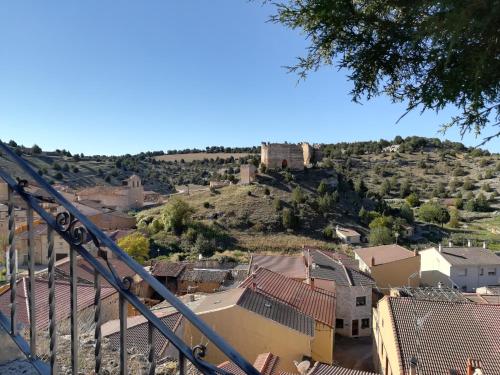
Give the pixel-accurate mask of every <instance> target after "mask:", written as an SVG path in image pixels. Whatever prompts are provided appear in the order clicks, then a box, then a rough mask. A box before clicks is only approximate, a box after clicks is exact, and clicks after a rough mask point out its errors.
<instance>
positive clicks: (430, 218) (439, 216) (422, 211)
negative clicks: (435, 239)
mask: <svg viewBox="0 0 500 375" xmlns="http://www.w3.org/2000/svg"><path fill="white" fill-rule="evenodd" d="M418 216H419V217H420V219H422V220H423V221H426V222H428V223H436V224H441V226H443V225H444V223H447V222H448V221H449V220H450V214H449V212H448V210H447V209H446V208H445V207H441V206H440V205H439V204H438V203H436V202H427V203H424V204H423V205H421V206H420V208H419V210H418Z"/></svg>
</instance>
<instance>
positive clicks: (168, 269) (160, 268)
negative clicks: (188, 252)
mask: <svg viewBox="0 0 500 375" xmlns="http://www.w3.org/2000/svg"><path fill="white" fill-rule="evenodd" d="M185 268H186V263H180V262H166V261H159V262H156V263H155V264H153V266H152V267H151V273H152V274H153V275H154V276H157V277H178V276H179V275H180V273H181V272H182V271H183V270H184V269H185Z"/></svg>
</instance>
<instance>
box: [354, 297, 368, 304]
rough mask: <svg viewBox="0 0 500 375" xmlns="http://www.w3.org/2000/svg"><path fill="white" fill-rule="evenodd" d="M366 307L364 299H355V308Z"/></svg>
mask: <svg viewBox="0 0 500 375" xmlns="http://www.w3.org/2000/svg"><path fill="white" fill-rule="evenodd" d="M365 305H366V297H364V296H363V297H356V306H365Z"/></svg>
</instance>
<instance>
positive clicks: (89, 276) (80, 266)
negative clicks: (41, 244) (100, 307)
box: [56, 257, 136, 287]
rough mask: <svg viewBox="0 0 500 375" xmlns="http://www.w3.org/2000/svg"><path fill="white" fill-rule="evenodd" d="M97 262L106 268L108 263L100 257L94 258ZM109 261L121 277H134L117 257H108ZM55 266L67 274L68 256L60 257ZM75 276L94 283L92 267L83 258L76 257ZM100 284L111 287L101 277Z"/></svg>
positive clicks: (133, 273) (132, 272)
mask: <svg viewBox="0 0 500 375" xmlns="http://www.w3.org/2000/svg"><path fill="white" fill-rule="evenodd" d="M95 259H96V260H97V261H99V263H101V264H102V265H103V266H104V267H105V268H106V269H107V268H108V265H107V264H106V261H105V260H104V259H102V258H95ZM109 262H110V263H111V265H112V266H113V267H114V269H115V271H116V273H117V274H118V276H119V277H120V278H121V279H123V278H124V277H125V276H130V277H134V276H135V275H136V273H135V272H134V271H132V270H131V269H130V268H129V267H128V266H127V265H126V264H125V263H124V262H122V261H121V260H120V259H117V258H110V259H109ZM56 268H57V269H59V270H60V271H62V272H64V273H65V274H67V275H69V257H67V258H65V259H61V260H60V261H59V262H57V263H56ZM76 275H77V277H79V278H81V279H85V280H87V281H89V282H91V283H94V267H92V265H91V264H90V263H88V262H87V261H86V260H85V259H83V258H81V257H78V259H77V272H76ZM101 280H102V281H101V285H102V286H104V287H111V285H110V284H109V283H108V282H107V281H106V280H105V279H104V278H103V277H101Z"/></svg>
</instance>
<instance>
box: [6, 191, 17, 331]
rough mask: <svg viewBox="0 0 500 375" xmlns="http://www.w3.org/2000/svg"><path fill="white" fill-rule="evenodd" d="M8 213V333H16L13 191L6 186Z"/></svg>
mask: <svg viewBox="0 0 500 375" xmlns="http://www.w3.org/2000/svg"><path fill="white" fill-rule="evenodd" d="M8 199H9V200H8V209H7V214H8V215H9V277H10V279H9V281H10V333H11V335H15V334H16V294H17V293H16V292H17V270H16V240H15V233H16V221H15V217H14V215H15V212H14V191H13V190H12V188H11V187H10V186H9V188H8Z"/></svg>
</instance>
